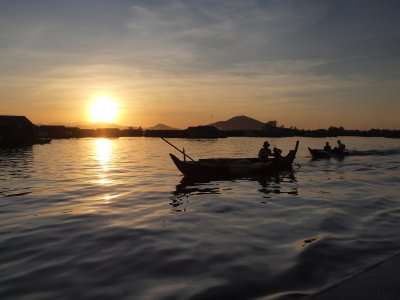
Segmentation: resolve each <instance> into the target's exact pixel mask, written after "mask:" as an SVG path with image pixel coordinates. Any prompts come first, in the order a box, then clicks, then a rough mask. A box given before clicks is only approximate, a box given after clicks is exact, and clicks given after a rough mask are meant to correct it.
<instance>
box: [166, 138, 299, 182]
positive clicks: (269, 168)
mask: <svg viewBox="0 0 400 300" xmlns="http://www.w3.org/2000/svg"><path fill="white" fill-rule="evenodd" d="M298 147H299V141H297V142H296V146H295V148H294V149H293V150H290V151H289V153H288V155H286V156H285V157H281V158H272V159H268V160H267V161H266V162H262V161H260V160H259V159H258V158H253V157H252V158H207V159H199V160H197V161H182V160H180V159H179V158H177V157H176V156H175V155H173V154H171V153H170V156H171V159H172V161H173V162H174V163H175V165H176V167H177V168H178V170H179V171H181V172H182V174H184V175H185V176H213V177H214V176H241V175H262V174H269V173H273V172H279V171H284V170H291V169H292V164H293V160H294V159H295V158H296V153H297V149H298Z"/></svg>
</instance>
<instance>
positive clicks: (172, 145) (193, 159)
mask: <svg viewBox="0 0 400 300" xmlns="http://www.w3.org/2000/svg"><path fill="white" fill-rule="evenodd" d="M161 139H162V140H163V141H164V142H166V143H167V144H169V145H170V146H172V147H174V148H175V149H176V150H178V151H179V152H180V153H182V154H183V155H184V157H185V156H186V157H188V158H189V159H190V160H192V161H194V159H193V158H191V157H190V156H189V155H187V154H186V153H185V152H184V151H182V150H181V149H179V148H178V147H175V146H174V145H173V144H172V143H170V142H168V141H167V140H166V139H164V138H163V137H161Z"/></svg>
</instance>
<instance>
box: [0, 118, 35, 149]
mask: <svg viewBox="0 0 400 300" xmlns="http://www.w3.org/2000/svg"><path fill="white" fill-rule="evenodd" d="M35 130H36V128H35V125H33V124H32V122H31V121H29V120H28V118H26V117H25V116H4V115H0V146H5V147H8V146H24V145H31V144H32V142H33V140H34V138H35Z"/></svg>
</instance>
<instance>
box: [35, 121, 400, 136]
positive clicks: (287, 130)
mask: <svg viewBox="0 0 400 300" xmlns="http://www.w3.org/2000/svg"><path fill="white" fill-rule="evenodd" d="M38 130H39V132H42V135H43V136H45V137H49V138H53V139H64V138H84V137H111V138H113V137H114V138H117V137H140V136H146V137H171V138H223V137H229V136H232V137H233V136H236V137H252V136H253V137H292V136H304V137H336V136H362V137H389V138H400V130H389V129H370V130H367V131H363V130H348V129H344V128H343V127H341V126H340V127H336V126H331V127H329V128H328V129H316V130H304V129H297V128H296V127H294V126H290V127H285V126H284V125H280V126H278V122H277V121H276V120H272V121H268V122H266V123H265V126H264V128H261V129H259V130H224V131H221V130H218V129H217V128H215V127H213V126H197V127H189V128H188V129H185V130H144V129H142V128H141V127H139V128H132V127H129V128H127V129H119V128H99V129H80V128H78V127H66V126H39V127H38Z"/></svg>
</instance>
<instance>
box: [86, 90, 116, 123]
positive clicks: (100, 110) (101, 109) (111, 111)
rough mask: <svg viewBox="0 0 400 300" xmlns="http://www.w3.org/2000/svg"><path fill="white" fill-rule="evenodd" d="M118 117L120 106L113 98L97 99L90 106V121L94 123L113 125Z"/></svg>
mask: <svg viewBox="0 0 400 300" xmlns="http://www.w3.org/2000/svg"><path fill="white" fill-rule="evenodd" d="M117 115H118V106H117V102H115V101H114V100H113V99H112V98H110V97H107V96H100V97H97V98H96V99H95V100H94V102H93V103H92V105H91V106H90V119H91V120H92V121H93V122H106V123H112V122H114V121H115V118H116V117H117Z"/></svg>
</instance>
